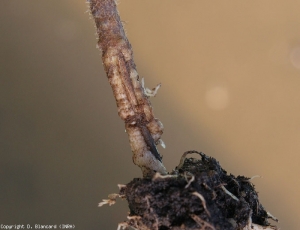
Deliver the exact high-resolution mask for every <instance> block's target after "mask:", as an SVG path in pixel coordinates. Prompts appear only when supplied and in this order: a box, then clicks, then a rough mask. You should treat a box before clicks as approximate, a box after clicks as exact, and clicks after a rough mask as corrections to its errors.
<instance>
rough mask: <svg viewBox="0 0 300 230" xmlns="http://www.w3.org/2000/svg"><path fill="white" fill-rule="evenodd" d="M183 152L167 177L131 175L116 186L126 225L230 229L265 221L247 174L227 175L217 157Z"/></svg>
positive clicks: (154, 229) (162, 228) (153, 228)
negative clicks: (126, 216)
mask: <svg viewBox="0 0 300 230" xmlns="http://www.w3.org/2000/svg"><path fill="white" fill-rule="evenodd" d="M195 152H196V151H189V152H186V153H185V155H184V156H183V158H182V160H181V163H180V165H179V166H178V167H177V168H176V169H175V170H174V171H173V172H172V173H171V174H170V175H167V176H161V175H159V174H156V176H154V177H153V178H152V179H140V178H136V179H133V180H132V181H131V182H130V183H128V184H127V185H126V186H124V187H122V188H121V190H120V195H121V196H123V197H126V199H127V201H128V204H129V209H130V214H129V219H128V221H127V222H126V224H127V226H130V227H132V228H133V229H139V230H144V229H145V230H148V229H149V230H179V229H186V230H192V229H198V230H202V229H203V230H236V229H243V228H244V227H245V226H246V225H247V224H249V220H251V218H252V222H253V223H255V224H259V225H262V226H268V225H269V223H268V220H267V219H268V214H267V212H266V211H265V209H264V208H263V206H262V205H261V204H260V202H259V200H258V195H257V192H256V191H255V189H254V185H253V184H252V183H251V182H250V178H247V177H244V176H237V177H235V176H233V175H231V174H230V175H228V174H227V172H226V171H225V170H224V169H222V167H221V166H220V164H219V162H218V161H216V159H214V158H212V157H208V156H206V155H205V154H204V153H201V152H196V153H198V154H200V156H201V159H200V160H198V159H195V158H186V155H187V154H189V153H195Z"/></svg>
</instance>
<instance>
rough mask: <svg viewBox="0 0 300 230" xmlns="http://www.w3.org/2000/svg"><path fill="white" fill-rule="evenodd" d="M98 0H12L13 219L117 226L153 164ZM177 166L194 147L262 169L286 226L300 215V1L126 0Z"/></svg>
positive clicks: (4, 131) (8, 161)
mask: <svg viewBox="0 0 300 230" xmlns="http://www.w3.org/2000/svg"><path fill="white" fill-rule="evenodd" d="M86 9H87V6H86V3H85V1H84V0H82V1H74V0H64V1H61V0H52V1H37V0H22V1H21V0H2V1H0V18H1V20H0V50H1V52H0V61H1V62H0V154H1V161H0V172H1V173H0V183H1V185H0V203H1V205H0V207H1V208H0V224H64V223H68V224H75V226H76V229H83V230H84V229H105V230H106V229H107V230H110V229H116V228H117V223H119V222H121V221H123V220H125V219H126V215H127V212H128V208H127V206H126V202H125V201H121V200H118V202H117V204H116V205H114V206H112V207H109V206H104V207H102V208H98V207H97V205H98V203H99V202H100V201H101V200H102V199H103V198H106V197H107V195H108V194H109V193H113V192H117V191H118V188H117V184H125V183H128V182H129V181H130V180H131V179H132V178H134V177H141V172H140V170H139V168H138V167H136V166H134V165H133V163H132V160H131V151H130V148H129V144H128V139H127V135H126V133H125V132H124V124H123V123H122V121H121V120H120V119H119V117H118V115H117V110H116V106H115V101H114V98H113V95H112V92H111V89H110V86H109V84H108V82H107V79H106V77H105V75H104V72H103V68H102V64H101V57H100V53H99V51H98V50H97V49H96V48H95V46H96V39H95V29H94V24H93V21H91V20H89V14H88V13H85V11H86ZM119 9H120V14H121V17H122V20H123V21H125V23H126V24H125V26H126V30H127V34H128V37H129V40H130V42H131V43H132V46H133V50H134V54H135V61H136V64H137V67H138V71H139V74H140V75H141V76H142V77H145V82H146V85H147V86H148V87H149V88H152V87H154V86H155V85H156V84H157V83H159V82H161V83H162V88H161V89H160V91H159V93H158V95H157V96H156V97H155V98H153V99H152V104H153V107H154V112H155V114H156V116H157V117H158V118H159V119H160V120H161V121H162V122H163V124H164V126H165V133H164V135H163V140H164V141H165V143H166V145H167V148H166V149H165V150H163V149H161V148H159V150H160V152H161V153H162V154H163V156H164V158H163V159H164V163H165V165H166V167H167V168H168V170H169V171H171V169H173V168H174V167H175V166H176V165H177V164H178V162H179V159H180V156H181V154H182V153H183V152H184V151H186V150H191V149H196V150H199V151H203V152H205V153H206V154H208V155H210V156H213V157H215V158H217V159H218V160H219V161H220V163H221V165H222V166H223V167H224V168H225V169H226V170H227V171H228V172H229V173H232V174H235V175H245V176H249V177H251V176H254V175H260V176H262V177H263V178H257V179H254V180H253V182H254V183H255V185H256V188H257V190H258V191H259V196H260V199H261V202H262V203H263V205H264V206H265V207H266V209H267V210H269V211H270V212H271V213H272V214H273V215H275V216H276V217H278V218H279V219H280V222H281V223H280V227H281V229H289V230H297V229H300V224H299V219H300V214H299V207H300V198H299V190H300V179H299V173H300V169H299V159H300V156H299V154H300V119H299V118H300V103H299V99H300V90H299V89H300V13H299V9H300V1H298V0H285V1H282V0H264V1H258V0H255V1H239V0H233V1H222V0H216V1H199V0H188V1H181V0H164V1H161V0H152V1H139V0H126V1H125V0H123V1H121V2H120V4H119Z"/></svg>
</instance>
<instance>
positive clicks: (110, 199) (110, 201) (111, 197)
mask: <svg viewBox="0 0 300 230" xmlns="http://www.w3.org/2000/svg"><path fill="white" fill-rule="evenodd" d="M118 197H120V198H124V196H123V195H120V194H117V193H112V194H109V195H108V199H103V200H102V202H100V203H99V204H98V207H102V206H103V205H105V204H108V205H109V206H112V205H113V204H115V203H116V199H117V198H118Z"/></svg>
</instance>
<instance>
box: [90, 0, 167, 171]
mask: <svg viewBox="0 0 300 230" xmlns="http://www.w3.org/2000/svg"><path fill="white" fill-rule="evenodd" d="M89 4H90V5H89V6H90V12H91V14H92V16H93V18H94V20H95V23H96V28H97V34H98V38H99V39H98V48H99V49H100V51H101V52H102V61H103V65H104V69H105V72H106V74H107V77H108V81H109V83H110V85H111V88H112V90H113V94H114V96H115V99H116V103H117V107H118V114H119V116H120V117H121V119H122V120H123V121H124V122H125V129H126V132H127V134H128V137H129V142H130V146H131V150H132V153H133V162H134V164H136V165H138V166H139V167H140V168H141V169H142V172H143V176H144V177H151V176H153V175H154V174H155V173H156V172H159V173H161V174H163V175H164V174H166V173H167V172H166V169H165V167H164V165H163V163H162V158H161V156H160V154H159V152H158V150H157V148H156V145H157V144H160V143H163V142H162V141H161V135H162V133H163V125H162V123H161V122H160V121H159V120H158V119H157V118H155V117H154V114H153V110H152V107H151V104H150V101H149V99H148V97H149V95H155V94H156V91H157V89H158V88H159V86H158V87H157V88H156V89H155V90H154V91H153V92H152V91H151V90H149V89H146V88H144V84H143V82H142V80H141V79H140V77H139V75H138V72H137V70H136V66H135V63H134V60H133V52H132V48H131V45H130V43H129V41H128V39H127V37H126V34H125V32H124V29H123V26H122V23H121V20H120V17H119V14H118V11H117V7H116V3H115V1H114V0H90V1H89Z"/></svg>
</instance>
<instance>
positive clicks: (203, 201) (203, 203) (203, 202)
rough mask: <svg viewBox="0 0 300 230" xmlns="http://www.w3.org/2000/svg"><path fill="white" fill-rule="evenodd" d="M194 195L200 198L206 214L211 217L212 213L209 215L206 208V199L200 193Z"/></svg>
mask: <svg viewBox="0 0 300 230" xmlns="http://www.w3.org/2000/svg"><path fill="white" fill-rule="evenodd" d="M192 194H193V195H195V196H197V197H199V198H200V200H201V201H202V206H203V208H204V210H205V212H206V213H207V215H208V216H209V217H210V213H209V211H208V210H207V207H206V201H205V199H204V197H203V196H202V195H201V194H200V193H198V192H193V193H192Z"/></svg>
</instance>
